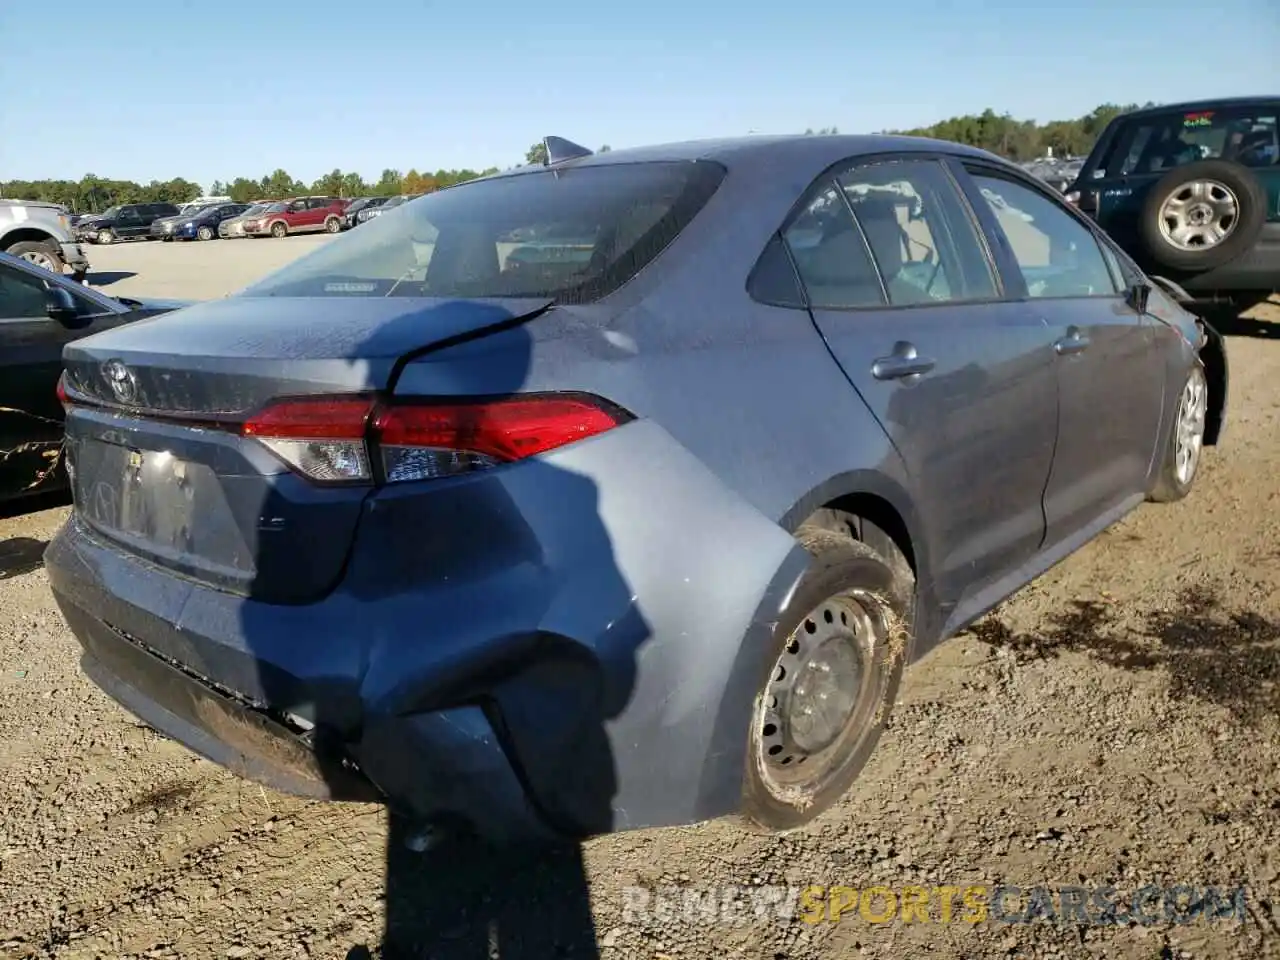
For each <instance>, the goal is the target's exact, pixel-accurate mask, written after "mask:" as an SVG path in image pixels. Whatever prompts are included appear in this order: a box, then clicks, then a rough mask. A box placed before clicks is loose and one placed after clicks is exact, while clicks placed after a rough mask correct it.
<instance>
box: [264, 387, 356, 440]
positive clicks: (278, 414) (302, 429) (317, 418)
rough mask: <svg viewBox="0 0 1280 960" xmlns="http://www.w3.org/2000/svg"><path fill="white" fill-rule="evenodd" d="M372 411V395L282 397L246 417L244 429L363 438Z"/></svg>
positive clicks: (290, 435)
mask: <svg viewBox="0 0 1280 960" xmlns="http://www.w3.org/2000/svg"><path fill="white" fill-rule="evenodd" d="M371 413H373V400H372V398H370V397H336V398H335V397H302V398H299V399H297V400H281V401H279V402H277V403H274V404H272V405H271V406H269V407H267V408H266V409H265V410H261V411H259V412H258V413H256V414H255V415H254V416H252V417H250V418H249V419H248V420H246V421H245V424H244V426H243V427H242V428H241V432H242V433H243V434H244V435H245V436H246V437H272V438H280V439H288V440H307V439H316V440H360V439H362V438H363V437H364V433H365V427H366V425H367V423H368V420H369V415H370V414H371Z"/></svg>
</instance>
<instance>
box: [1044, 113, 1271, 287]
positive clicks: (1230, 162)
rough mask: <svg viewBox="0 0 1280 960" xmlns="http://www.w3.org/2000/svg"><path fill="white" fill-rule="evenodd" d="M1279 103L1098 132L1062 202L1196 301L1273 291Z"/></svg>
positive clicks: (1156, 117) (1125, 120) (1120, 124)
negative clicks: (1077, 211) (1066, 201)
mask: <svg viewBox="0 0 1280 960" xmlns="http://www.w3.org/2000/svg"><path fill="white" fill-rule="evenodd" d="M1278 118H1280V97H1240V98H1234V99H1226V100H1204V101H1199V102H1195V103H1180V104H1171V105H1166V106H1161V107H1149V108H1147V109H1144V110H1137V111H1134V112H1132V113H1126V114H1122V115H1121V116H1118V117H1116V118H1115V119H1114V120H1112V121H1111V123H1110V124H1108V125H1107V128H1106V129H1105V130H1103V132H1102V136H1101V137H1099V138H1098V142H1097V143H1096V144H1095V145H1094V148H1093V151H1092V152H1091V153H1090V154H1089V159H1088V160H1086V161H1085V164H1084V167H1083V168H1081V170H1080V175H1079V177H1077V179H1076V182H1075V183H1074V184H1072V185H1071V186H1070V187H1069V188H1068V190H1067V199H1068V200H1069V201H1071V202H1072V203H1074V204H1076V205H1077V206H1078V207H1079V208H1080V209H1081V210H1082V211H1084V212H1085V213H1087V214H1088V215H1089V216H1091V217H1093V219H1094V220H1096V221H1097V223H1098V225H1099V226H1101V227H1102V228H1103V229H1104V230H1105V231H1106V232H1107V233H1108V234H1110V235H1111V237H1112V238H1113V239H1114V240H1115V241H1116V242H1117V243H1118V244H1120V246H1121V247H1122V248H1124V250H1125V251H1126V252H1127V253H1128V254H1129V255H1130V256H1132V257H1133V258H1134V259H1135V260H1136V261H1137V262H1138V264H1139V265H1140V266H1141V267H1142V268H1143V270H1145V271H1146V272H1147V273H1148V274H1153V275H1159V276H1162V277H1164V278H1166V279H1168V280H1171V281H1173V282H1174V283H1175V284H1177V285H1178V286H1180V287H1181V288H1183V290H1185V291H1187V292H1189V293H1192V294H1195V295H1197V296H1200V297H1205V296H1207V295H1213V294H1217V293H1224V294H1233V293H1261V294H1269V293H1273V292H1275V291H1277V290H1280V129H1278V127H1277V119H1278Z"/></svg>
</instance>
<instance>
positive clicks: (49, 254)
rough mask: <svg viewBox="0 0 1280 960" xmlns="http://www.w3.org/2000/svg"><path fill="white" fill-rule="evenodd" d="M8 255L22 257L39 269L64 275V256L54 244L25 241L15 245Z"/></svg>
mask: <svg viewBox="0 0 1280 960" xmlns="http://www.w3.org/2000/svg"><path fill="white" fill-rule="evenodd" d="M5 252H6V253H11V254H13V256H15V257H20V258H21V259H23V260H26V261H27V262H28V263H34V264H35V265H36V266H37V267H44V268H45V269H46V270H51V271H53V272H54V273H62V267H63V263H62V256H61V255H60V251H59V250H58V248H57V246H56V245H55V244H53V243H52V242H46V243H41V242H38V241H35V240H23V241H21V242H20V243H15V244H14V245H13V246H11V247H10V248H9V249H8V250H6V251H5Z"/></svg>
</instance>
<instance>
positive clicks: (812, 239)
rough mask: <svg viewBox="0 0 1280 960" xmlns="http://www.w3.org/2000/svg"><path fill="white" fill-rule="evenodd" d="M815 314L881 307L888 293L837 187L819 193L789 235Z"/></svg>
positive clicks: (823, 189)
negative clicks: (823, 310) (818, 311)
mask: <svg viewBox="0 0 1280 960" xmlns="http://www.w3.org/2000/svg"><path fill="white" fill-rule="evenodd" d="M783 238H784V239H785V240H786V244H787V246H788V247H789V248H790V249H791V256H792V257H793V258H794V259H795V262H796V269H797V270H798V271H799V272H800V279H801V280H802V281H803V282H804V288H805V290H806V291H807V292H808V294H809V305H810V306H812V307H814V308H815V309H823V308H826V309H832V310H839V309H843V308H849V307H878V306H882V305H883V304H884V302H885V294H884V287H883V286H882V285H881V284H880V277H879V276H878V275H877V274H876V268H875V265H874V264H873V263H872V262H871V255H870V252H869V251H868V250H867V244H866V241H865V240H864V239H863V237H862V232H861V231H860V230H859V229H858V225H857V223H855V222H854V219H853V213H852V211H850V209H849V204H848V203H846V202H845V200H844V198H843V197H842V196H841V195H840V191H839V190H838V189H837V187H836V184H835V183H834V182H832V183H830V184H828V185H827V186H825V187H822V188H819V190H818V192H817V193H816V194H815V195H814V197H813V199H811V200H810V201H809V203H808V204H807V205H806V206H805V207H804V209H802V210H801V211H800V213H799V215H798V216H797V217H796V218H795V219H794V220H793V221H792V222H791V225H790V226H789V227H787V229H786V230H785V231H784V233H783Z"/></svg>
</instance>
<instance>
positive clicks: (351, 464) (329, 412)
mask: <svg viewBox="0 0 1280 960" xmlns="http://www.w3.org/2000/svg"><path fill="white" fill-rule="evenodd" d="M623 418H625V414H622V413H621V412H618V413H615V412H613V410H612V409H611V408H610V407H608V406H607V405H606V404H604V403H603V402H601V401H599V400H597V399H595V398H592V397H581V396H566V395H558V394H554V395H536V394H533V395H529V396H523V397H512V398H510V399H505V400H493V401H467V402H461V403H440V402H413V401H408V402H404V401H397V402H395V403H393V404H391V405H388V406H382V407H376V405H375V401H374V400H372V399H370V398H367V397H315V398H310V397H308V398H300V399H293V400H282V401H279V402H277V403H275V404H272V405H271V406H270V407H267V408H266V409H265V410H262V411H261V412H259V413H258V414H256V415H255V416H253V417H252V418H250V419H249V420H248V421H247V422H246V423H245V424H244V425H243V427H242V433H243V434H244V435H245V436H247V437H254V438H256V439H257V440H259V441H261V442H262V443H263V444H264V445H266V446H267V447H268V448H269V449H271V450H272V451H274V452H275V453H276V455H277V456H279V457H281V459H283V460H284V461H286V462H287V463H288V464H289V465H290V466H292V467H293V468H294V469H296V470H298V471H299V472H300V473H303V474H304V475H306V476H308V477H310V478H311V479H313V480H323V481H334V482H342V481H346V482H358V481H369V480H371V479H373V473H372V470H371V460H372V459H373V458H374V457H376V458H378V461H379V462H380V464H381V467H382V475H383V477H384V478H385V479H386V480H387V481H388V482H392V483H394V482H399V481H404V480H428V479H432V478H436V477H446V476H453V475H456V474H459V473H466V472H468V471H472V470H479V469H483V468H485V467H491V466H495V465H497V464H499V463H509V462H511V461H514V460H521V459H524V458H525V457H532V456H536V455H538V454H540V453H546V452H547V451H549V450H554V449H556V448H557V447H562V446H564V445H565V444H569V443H573V442H574V441H577V440H585V439H586V438H587V437H592V436H596V435H597V434H600V433H604V432H605V431H606V430H611V429H613V428H614V427H616V426H618V424H619V423H620V422H621V421H622V419H623Z"/></svg>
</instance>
